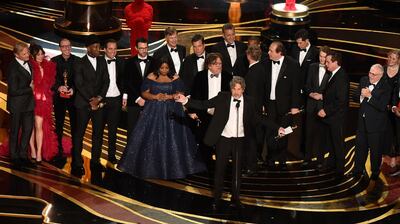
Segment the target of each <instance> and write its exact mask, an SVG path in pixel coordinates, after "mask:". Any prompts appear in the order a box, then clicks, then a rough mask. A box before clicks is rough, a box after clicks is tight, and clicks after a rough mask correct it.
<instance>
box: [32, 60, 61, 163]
mask: <svg viewBox="0 0 400 224" xmlns="http://www.w3.org/2000/svg"><path fill="white" fill-rule="evenodd" d="M30 63H31V65H32V71H33V86H34V87H33V94H34V96H35V109H34V114H35V116H40V117H42V118H43V146H42V157H43V159H44V160H46V161H50V160H51V159H52V158H53V157H54V156H55V155H56V154H57V153H58V142H57V135H56V133H55V131H54V123H53V122H54V121H53V116H52V112H53V91H52V90H51V88H52V86H53V85H54V81H55V76H56V64H55V63H53V62H51V61H47V60H45V59H44V60H43V62H42V64H41V65H42V68H43V76H41V75H40V74H41V71H40V68H39V64H38V63H37V62H36V61H33V60H31V61H30Z"/></svg>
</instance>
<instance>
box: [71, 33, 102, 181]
mask: <svg viewBox="0 0 400 224" xmlns="http://www.w3.org/2000/svg"><path fill="white" fill-rule="evenodd" d="M86 49H87V54H86V55H85V56H83V57H82V58H81V59H80V60H78V61H77V63H76V65H75V67H74V70H75V76H74V82H75V88H76V96H75V102H74V103H75V107H76V134H75V136H74V139H73V147H74V150H73V152H72V165H71V166H72V169H71V173H72V174H73V175H75V176H78V177H80V176H82V175H83V174H84V170H83V160H82V155H81V153H82V145H83V136H84V135H85V130H86V127H87V124H88V122H89V119H91V120H92V153H91V154H92V158H91V161H90V168H91V169H94V170H102V169H103V167H102V166H101V164H100V156H101V150H102V149H101V148H102V143H103V108H102V107H103V106H104V103H103V101H104V98H105V97H106V93H107V90H108V86H109V83H110V79H109V75H108V71H107V62H106V61H105V60H104V58H103V57H99V55H100V41H99V39H98V37H97V36H96V35H90V36H88V38H87V40H86Z"/></svg>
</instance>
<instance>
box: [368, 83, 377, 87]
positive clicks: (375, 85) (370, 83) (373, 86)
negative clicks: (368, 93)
mask: <svg viewBox="0 0 400 224" xmlns="http://www.w3.org/2000/svg"><path fill="white" fill-rule="evenodd" d="M370 85H372V86H373V87H375V86H376V85H375V84H373V83H369V85H368V86H370Z"/></svg>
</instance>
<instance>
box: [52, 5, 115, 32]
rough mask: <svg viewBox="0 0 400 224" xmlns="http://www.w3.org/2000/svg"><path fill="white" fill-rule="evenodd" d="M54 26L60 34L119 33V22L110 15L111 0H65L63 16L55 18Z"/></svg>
mask: <svg viewBox="0 0 400 224" xmlns="http://www.w3.org/2000/svg"><path fill="white" fill-rule="evenodd" d="M54 28H55V31H56V32H58V33H61V35H62V36H69V37H71V36H72V37H79V36H88V35H90V34H96V35H98V36H110V37H111V36H115V35H119V34H120V32H121V22H120V21H119V19H117V18H115V17H113V16H112V0H66V1H65V11H64V17H61V18H57V19H56V20H55V23H54Z"/></svg>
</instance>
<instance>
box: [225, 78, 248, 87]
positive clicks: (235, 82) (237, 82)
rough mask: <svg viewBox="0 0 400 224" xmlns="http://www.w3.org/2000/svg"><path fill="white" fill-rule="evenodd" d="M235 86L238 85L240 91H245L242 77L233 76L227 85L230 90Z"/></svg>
mask: <svg viewBox="0 0 400 224" xmlns="http://www.w3.org/2000/svg"><path fill="white" fill-rule="evenodd" d="M236 84H239V85H240V86H241V87H242V89H246V82H245V81H244V78H243V77H240V76H233V78H232V80H231V82H230V83H229V86H230V87H231V89H233V87H235V85H236Z"/></svg>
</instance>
